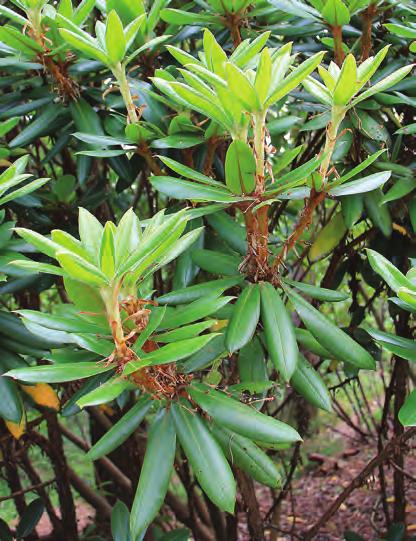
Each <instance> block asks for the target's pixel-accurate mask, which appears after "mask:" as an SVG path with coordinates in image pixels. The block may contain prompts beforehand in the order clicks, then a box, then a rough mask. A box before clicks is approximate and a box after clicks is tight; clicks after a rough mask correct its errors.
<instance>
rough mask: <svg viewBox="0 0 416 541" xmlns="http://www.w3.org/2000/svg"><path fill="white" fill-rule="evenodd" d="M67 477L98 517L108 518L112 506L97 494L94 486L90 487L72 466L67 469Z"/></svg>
mask: <svg viewBox="0 0 416 541" xmlns="http://www.w3.org/2000/svg"><path fill="white" fill-rule="evenodd" d="M67 475H68V479H69V481H70V483H71V485H72V486H73V487H74V489H75V490H76V491H77V492H78V493H79V495H80V496H81V497H82V498H83V499H84V500H85V501H86V502H88V503H89V504H90V505H92V506H93V507H94V509H96V510H97V512H98V513H99V515H100V518H105V519H109V518H110V517H111V511H112V507H111V505H110V504H109V503H108V501H107V500H106V499H105V498H104V497H103V496H101V495H100V494H98V492H97V490H96V489H95V488H91V487H90V486H89V485H88V484H87V483H86V482H85V481H84V480H83V479H81V477H79V476H78V475H77V474H76V473H75V472H74V470H73V469H72V468H69V467H68V469H67Z"/></svg>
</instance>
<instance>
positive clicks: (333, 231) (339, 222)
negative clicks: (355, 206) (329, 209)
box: [309, 212, 347, 260]
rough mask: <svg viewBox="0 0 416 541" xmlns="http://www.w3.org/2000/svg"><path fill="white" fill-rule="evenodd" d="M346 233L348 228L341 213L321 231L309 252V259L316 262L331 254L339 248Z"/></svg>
mask: <svg viewBox="0 0 416 541" xmlns="http://www.w3.org/2000/svg"><path fill="white" fill-rule="evenodd" d="M346 232H347V228H346V227H345V224H344V219H343V217H342V214H341V212H339V213H338V214H336V215H335V216H334V217H333V218H331V221H330V222H328V223H327V224H326V226H325V227H324V228H323V229H321V230H320V232H319V233H318V236H317V237H316V239H315V242H314V243H313V244H312V247H311V249H310V251H309V257H310V258H311V259H312V260H315V259H319V258H320V257H322V256H324V255H326V254H328V253H329V252H331V251H332V250H333V249H334V248H335V247H336V246H338V244H339V242H340V240H341V239H342V237H343V236H344V235H345V233H346Z"/></svg>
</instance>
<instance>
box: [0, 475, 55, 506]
mask: <svg viewBox="0 0 416 541" xmlns="http://www.w3.org/2000/svg"><path fill="white" fill-rule="evenodd" d="M54 482H55V479H50V480H49V481H45V482H43V483H38V484H37V485H32V486H30V487H28V488H22V489H21V490H18V491H17V492H13V493H12V494H9V496H2V497H1V498H0V503H1V502H6V501H7V500H13V499H14V498H17V497H18V496H22V495H23V494H26V493H27V492H35V491H36V490H39V489H40V488H44V487H47V486H49V485H51V484H52V483H54Z"/></svg>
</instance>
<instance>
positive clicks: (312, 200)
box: [272, 188, 326, 271]
mask: <svg viewBox="0 0 416 541" xmlns="http://www.w3.org/2000/svg"><path fill="white" fill-rule="evenodd" d="M325 197H326V192H317V191H316V190H315V189H314V188H312V190H311V194H310V196H309V198H308V199H307V201H306V204H305V206H304V208H303V211H302V214H301V218H300V220H299V222H298V223H297V225H296V227H295V229H294V231H293V232H292V233H291V235H290V236H289V237H288V238H287V239H286V241H285V243H284V245H283V247H282V249H281V251H280V253H279V255H278V256H277V257H276V259H275V260H274V262H273V265H272V269H274V270H276V271H278V270H279V267H280V266H281V265H282V263H283V262H284V260H285V259H286V256H287V254H288V253H289V252H290V251H291V250H292V249H293V248H294V247H295V245H296V243H297V241H298V240H299V239H300V238H301V236H302V235H303V232H304V231H305V229H307V228H308V227H309V226H310V225H311V223H312V217H313V213H314V211H315V209H316V207H317V206H318V205H319V204H320V203H321V202H322V201H323V200H324V199H325Z"/></svg>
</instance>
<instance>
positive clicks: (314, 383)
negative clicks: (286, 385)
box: [290, 354, 332, 411]
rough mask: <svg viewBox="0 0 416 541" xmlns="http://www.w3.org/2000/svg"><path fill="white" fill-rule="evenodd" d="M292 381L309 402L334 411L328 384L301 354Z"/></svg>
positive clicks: (293, 385)
mask: <svg viewBox="0 0 416 541" xmlns="http://www.w3.org/2000/svg"><path fill="white" fill-rule="evenodd" d="M290 383H291V385H292V387H294V389H296V391H297V392H298V393H299V394H300V395H302V396H303V398H305V399H306V400H307V401H308V402H310V403H311V404H313V405H314V406H316V407H317V408H321V409H323V410H326V411H332V406H331V397H330V395H329V392H328V389H327V386H326V385H325V383H324V381H323V379H322V377H321V376H320V374H319V373H318V371H317V370H315V368H314V367H313V366H312V365H311V364H310V363H309V362H308V361H307V360H306V359H305V357H304V356H303V355H301V354H299V359H298V366H297V368H296V371H295V373H294V374H293V376H292V379H291V380H290Z"/></svg>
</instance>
